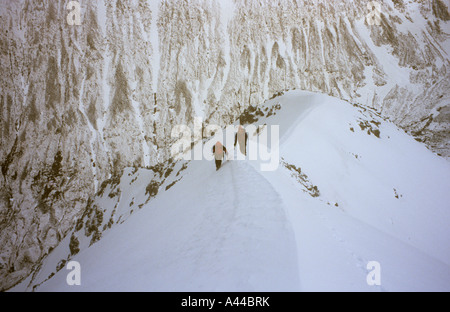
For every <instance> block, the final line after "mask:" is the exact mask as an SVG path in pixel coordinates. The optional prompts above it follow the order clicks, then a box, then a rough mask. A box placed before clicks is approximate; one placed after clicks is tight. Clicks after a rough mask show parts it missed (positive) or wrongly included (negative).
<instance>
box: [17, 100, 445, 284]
mask: <svg viewBox="0 0 450 312" xmlns="http://www.w3.org/2000/svg"><path fill="white" fill-rule="evenodd" d="M266 107H267V109H266ZM273 107H278V108H279V109H276V110H274V111H273V113H272V114H271V116H269V117H262V118H261V117H257V118H258V119H259V120H258V121H257V122H256V123H258V124H267V125H268V126H270V125H279V126H280V157H281V163H280V166H279V167H278V169H276V170H275V171H261V167H260V165H261V161H259V160H253V161H249V160H233V161H231V160H230V161H228V162H226V163H225V164H224V166H223V167H222V168H221V169H220V171H218V172H216V171H215V168H214V164H213V162H209V161H206V160H202V161H191V162H178V163H176V164H174V165H173V166H172V167H171V170H170V171H165V173H163V174H162V176H166V178H165V180H164V181H163V182H162V184H160V186H159V192H158V193H157V194H153V196H150V197H149V194H148V193H147V194H146V188H147V185H151V183H150V184H149V182H150V181H154V180H156V179H157V178H158V174H156V173H155V172H154V171H152V170H144V169H139V170H131V169H129V170H126V171H125V173H124V175H123V176H122V178H121V181H120V182H114V183H111V184H110V185H108V186H106V187H105V189H104V192H103V194H102V195H99V196H98V198H97V199H95V200H94V203H95V206H98V207H97V208H96V209H97V210H100V211H104V213H103V216H104V217H103V218H102V221H101V222H100V223H101V224H100V225H104V224H107V223H108V220H113V222H112V223H113V225H112V226H111V228H110V229H105V230H104V231H103V232H102V235H101V239H99V240H98V241H96V242H95V243H93V244H92V245H91V246H90V247H88V245H89V243H90V242H92V237H93V236H94V235H95V233H86V232H85V231H84V232H83V229H86V228H88V227H89V224H88V222H86V223H85V224H83V225H82V226H81V227H80V228H78V229H75V230H74V231H73V232H74V234H73V235H74V236H76V237H78V239H79V249H80V251H79V252H76V253H74V255H70V249H71V248H70V246H69V245H70V244H69V243H70V239H69V238H66V239H65V240H64V241H63V242H62V243H61V244H60V245H59V246H58V247H57V248H55V250H53V252H52V253H51V254H50V255H49V257H48V258H47V260H46V261H44V263H43V265H42V267H41V268H40V270H38V271H36V272H35V274H33V276H30V277H29V278H28V279H27V280H26V281H24V282H23V283H21V284H20V285H18V286H17V287H15V288H14V289H13V291H20V290H32V289H34V290H37V291H52V290H54V291H84V290H144V291H160V290H166V291H179V290H185V291H283V290H287V291H310V290H325V291H328V290H343V291H398V290H407V291H418V290H426V291H429V290H438V291H443V290H444V291H448V290H450V249H449V246H450V244H449V241H448V240H449V238H450V230H449V228H448V222H449V220H450V211H449V208H448V202H449V200H450V194H448V191H447V190H448V186H449V185H450V180H449V179H450V174H449V173H450V164H449V163H448V162H447V161H445V160H444V159H442V158H440V157H437V156H436V155H435V154H433V153H432V152H430V151H429V150H428V149H427V148H425V147H424V146H423V145H422V144H421V143H419V142H417V141H415V140H414V139H413V138H411V137H410V136H409V135H407V134H405V133H404V131H402V130H399V129H398V128H397V127H396V126H394V125H393V124H392V123H390V122H387V121H385V120H383V119H381V118H380V117H379V116H378V115H377V114H376V113H374V112H373V111H371V110H368V109H366V108H363V107H360V106H353V105H351V104H349V103H347V102H343V101H341V100H337V99H335V98H331V97H328V96H324V95H319V94H315V93H309V92H301V91H291V92H288V93H286V94H285V95H283V96H281V97H277V98H275V99H273V100H271V101H267V102H266V103H265V104H264V106H263V107H261V108H260V109H261V111H262V112H266V114H265V115H266V116H267V115H269V114H268V113H267V112H269V111H272V110H271V108H273ZM255 116H258V114H255ZM265 129H267V128H265ZM260 135H261V134H260ZM256 140H257V137H256V136H251V141H252V142H255V141H256ZM227 143H228V144H227V145H228V148H229V150H230V151H231V150H232V144H233V142H231V144H230V142H227ZM230 145H231V147H230ZM175 181H177V182H176V183H175V184H173V182H175ZM169 186H170V187H169ZM108 193H109V194H112V195H111V196H109V195H108ZM108 201H109V202H108ZM114 203H117V205H115V204H114ZM139 208H141V209H139ZM113 211H115V212H113ZM131 211H134V212H133V213H132V214H130V212H131ZM109 216H112V219H111V218H110V217H109ZM125 219H126V221H125V222H123V221H124V220H125ZM87 220H90V219H89V218H87ZM86 234H89V235H86ZM68 255H69V256H68ZM62 259H65V260H68V259H72V260H76V261H78V262H79V263H80V265H81V279H82V280H81V286H68V285H67V283H66V276H67V274H68V272H69V271H68V270H66V269H64V264H65V262H64V261H63V262H60V260H62ZM369 261H378V262H379V263H380V265H381V285H380V286H369V285H367V282H366V277H367V274H368V273H369V270H368V269H367V267H366V266H367V263H368V262H369ZM57 266H59V271H57V270H56V267H57ZM48 277H50V278H48ZM34 286H36V287H34Z"/></svg>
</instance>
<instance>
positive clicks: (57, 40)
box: [0, 0, 450, 289]
mask: <svg viewBox="0 0 450 312" xmlns="http://www.w3.org/2000/svg"><path fill="white" fill-rule="evenodd" d="M77 2H78V3H79V4H80V6H81V12H80V17H81V24H80V25H69V24H68V22H67V16H68V14H69V13H71V12H72V8H70V7H68V3H69V1H55V0H44V1H33V0H17V1H9V0H1V1H0V9H1V11H0V12H1V13H0V18H1V21H2V23H1V24H0V29H1V32H0V60H1V62H0V70H1V73H2V75H1V76H0V88H1V94H0V103H1V114H2V118H1V124H0V140H1V149H0V164H1V169H2V170H1V173H2V178H1V179H0V242H1V244H0V246H1V247H0V289H6V288H9V287H10V286H12V285H14V284H15V283H16V282H18V281H19V280H20V279H21V278H23V277H24V276H26V275H27V274H28V273H29V272H30V271H31V270H32V268H33V267H35V266H36V265H38V264H39V263H40V261H41V259H42V258H43V257H45V255H46V254H48V253H49V251H50V250H51V249H53V248H54V247H55V246H56V245H57V244H58V242H59V241H60V240H61V239H62V238H63V237H64V236H65V235H66V234H67V233H68V231H69V230H70V229H71V228H72V227H73V226H74V225H75V223H76V220H77V218H79V217H80V216H81V215H82V214H83V212H84V211H85V210H86V209H88V208H89V198H91V197H92V196H93V195H95V193H96V192H98V191H99V189H100V188H101V184H102V183H104V182H105V181H107V180H108V179H114V178H115V177H118V176H120V174H121V172H122V170H123V168H124V167H126V166H134V167H144V166H151V165H155V164H158V163H162V162H164V161H166V160H167V159H168V158H169V156H170V155H169V152H170V146H171V144H172V143H173V141H174V139H171V137H170V134H171V130H172V128H173V126H174V125H176V124H188V125H192V123H193V120H194V118H195V117H196V116H199V117H202V118H203V119H204V120H205V122H209V123H216V124H219V125H225V124H227V123H230V122H233V121H234V120H236V118H237V116H239V114H240V113H242V112H243V110H244V109H245V108H246V107H247V106H248V105H257V104H258V103H261V102H263V101H264V100H267V99H269V98H271V97H272V96H273V95H274V94H277V93H278V92H280V91H283V90H286V89H304V90H309V91H318V92H322V93H326V94H329V95H332V96H335V97H339V98H341V99H344V100H348V101H350V102H351V103H356V104H361V105H366V106H370V107H373V108H375V109H376V110H377V111H378V112H380V113H381V114H382V115H383V116H384V117H386V118H389V119H390V120H391V121H393V122H394V123H396V124H397V125H399V126H400V127H402V128H404V129H405V130H407V131H408V132H410V133H411V134H413V135H415V136H416V137H417V140H421V141H424V142H425V144H427V145H428V146H429V147H430V148H431V149H432V150H434V151H435V152H438V153H440V154H442V155H444V156H446V157H448V156H449V155H450V142H449V138H450V135H449V129H450V123H449V121H450V106H449V105H448V103H449V100H450V93H449V92H448V90H449V87H450V79H449V78H450V72H449V70H450V62H449V56H448V54H447V51H450V49H449V48H450V40H448V39H449V34H450V26H449V20H450V14H449V12H448V8H447V6H446V5H445V4H444V2H443V1H442V0H431V1H426V2H424V1H412V0H410V1H406V0H392V1H379V2H378V3H379V4H380V7H379V8H380V10H379V12H380V15H379V19H378V20H377V22H379V23H375V24H373V23H370V22H368V20H367V17H368V16H372V14H373V13H374V10H373V9H374V7H371V6H368V3H369V1H357V2H354V1H325V0H323V1H321V0H314V1H296V0H292V1H287V0H280V1H270V0H265V1H264V0H261V1H256V0H254V1H253V0H243V1H239V0H236V1H233V0H226V1H225V0H214V1H210V0H202V1H201V0H192V1H177V0H167V1H156V0H155V1H153V0H111V1H107V0H96V1H84V0H80V1H77ZM372 22H373V21H372ZM370 24H373V25H370Z"/></svg>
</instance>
